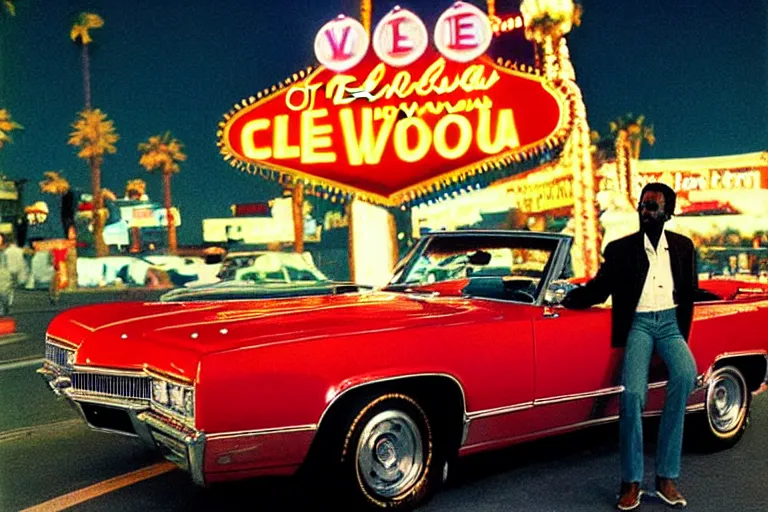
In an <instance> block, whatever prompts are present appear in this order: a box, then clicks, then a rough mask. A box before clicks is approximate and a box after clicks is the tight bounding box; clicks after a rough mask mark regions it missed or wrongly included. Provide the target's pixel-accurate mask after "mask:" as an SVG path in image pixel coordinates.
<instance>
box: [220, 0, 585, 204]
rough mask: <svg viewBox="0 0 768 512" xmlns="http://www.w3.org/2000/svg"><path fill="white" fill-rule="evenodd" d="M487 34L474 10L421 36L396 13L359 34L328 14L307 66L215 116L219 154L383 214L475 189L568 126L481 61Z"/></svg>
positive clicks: (506, 68)
mask: <svg viewBox="0 0 768 512" xmlns="http://www.w3.org/2000/svg"><path fill="white" fill-rule="evenodd" d="M492 37H493V32H492V30H491V26H490V23H489V20H488V17H487V16H486V15H485V13H484V12H483V11H481V10H480V9H478V8H477V7H475V6H473V5H471V4H467V3H463V2H456V3H455V4H453V5H452V6H451V7H449V8H448V9H447V10H446V11H445V12H444V13H443V14H442V15H441V16H440V17H439V19H438V20H437V22H436V24H435V26H434V27H433V30H432V32H431V33H430V31H429V30H428V28H427V27H426V26H425V24H424V23H423V22H422V20H421V19H420V18H419V17H418V16H417V15H416V14H414V13H413V12H410V11H409V10H407V9H404V8H400V7H396V8H395V9H393V10H392V11H390V12H389V13H388V14H387V15H386V16H384V17H383V18H382V19H381V20H380V21H379V23H378V24H377V26H376V27H375V29H374V30H373V35H372V37H370V38H369V36H368V33H367V32H366V30H365V29H364V28H363V26H362V25H361V24H360V22H358V21H357V20H355V19H353V18H350V17H347V16H343V15H342V16H339V17H337V18H336V19H334V20H331V21H329V22H328V23H326V24H325V25H323V26H322V27H321V29H320V30H319V32H318V33H317V36H316V38H315V44H314V47H315V55H316V57H317V59H318V61H319V62H320V64H321V65H320V66H319V67H317V68H316V69H312V68H309V69H307V70H306V71H302V72H299V73H297V74H294V75H293V77H292V78H291V79H289V80H287V81H286V82H285V83H281V84H280V85H279V86H273V87H272V88H271V89H270V90H265V91H263V93H259V94H258V95H257V96H255V97H250V98H248V99H247V100H243V101H242V102H241V103H239V104H236V105H235V107H234V109H233V110H232V111H230V112H229V113H228V114H226V115H225V116H224V120H223V121H222V122H221V123H220V125H219V132H218V137H219V143H218V145H219V147H220V150H221V153H222V154H223V156H224V158H225V160H228V161H230V163H231V164H232V165H233V166H235V167H238V168H241V169H243V170H246V171H248V172H252V173H259V174H261V175H262V176H264V177H267V178H272V179H279V180H286V181H291V180H293V179H299V180H303V181H304V182H305V183H306V184H307V185H309V186H310V187H311V191H310V193H313V192H312V191H314V192H315V193H317V194H318V195H322V196H326V197H331V198H332V199H336V198H340V199H341V200H344V199H347V198H350V197H352V196H357V197H359V198H361V199H364V200H367V201H371V202H374V203H378V204H383V205H390V206H393V205H400V204H406V203H409V204H412V203H415V202H419V201H421V200H424V199H425V198H430V197H435V196H437V195H439V194H441V193H444V192H445V193H447V192H448V191H450V192H451V193H455V192H457V191H459V192H460V191H463V190H465V189H468V188H476V186H477V182H478V179H477V178H478V176H480V175H482V174H484V173H487V172H488V171H499V170H502V171H503V170H504V169H512V168H513V167H514V164H515V163H516V162H521V161H524V160H528V159H530V158H533V157H536V156H540V157H542V158H546V157H547V155H550V154H553V153H554V152H555V151H556V150H557V149H559V148H560V147H561V146H562V144H563V141H564V139H565V137H566V135H567V133H568V131H569V130H570V120H571V114H570V109H569V108H568V107H567V104H568V100H567V97H566V94H565V93H563V92H561V91H559V90H558V89H556V88H555V86H554V85H552V84H550V83H548V82H547V81H546V80H545V79H544V78H542V77H540V76H538V74H537V73H534V72H533V70H532V69H528V70H518V69H515V68H514V66H512V65H511V64H509V63H507V65H502V64H501V63H496V62H494V61H492V60H491V59H490V58H489V57H487V56H486V55H485V52H486V50H487V49H488V47H489V45H490V43H491V38H492ZM511 172H512V171H511V170H510V171H508V173H507V174H506V175H508V174H509V173H511ZM496 174H499V173H498V172H496ZM504 175H505V174H503V173H502V174H499V175H498V177H503V176H504Z"/></svg>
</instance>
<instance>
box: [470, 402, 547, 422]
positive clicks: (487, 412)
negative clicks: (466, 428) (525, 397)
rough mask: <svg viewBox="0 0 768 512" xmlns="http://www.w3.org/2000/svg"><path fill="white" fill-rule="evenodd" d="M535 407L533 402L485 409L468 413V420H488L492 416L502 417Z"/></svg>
mask: <svg viewBox="0 0 768 512" xmlns="http://www.w3.org/2000/svg"><path fill="white" fill-rule="evenodd" d="M533 405H534V403H533V402H523V403H521V404H516V405H508V406H505V407H497V408H495V409H483V410H480V411H475V412H470V413H467V419H468V420H469V421H472V420H477V419H480V418H488V417H491V416H500V415H502V414H509V413H513V412H518V411H524V410H525V409H530V408H531V407H533Z"/></svg>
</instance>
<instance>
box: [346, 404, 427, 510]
mask: <svg viewBox="0 0 768 512" xmlns="http://www.w3.org/2000/svg"><path fill="white" fill-rule="evenodd" d="M423 469H424V456H423V442H422V438H421V432H420V431H419V428H418V426H416V423H414V421H413V420H412V419H411V418H410V416H408V415H407V414H405V413H403V412H401V411H384V412H381V413H379V414H377V415H376V416H374V417H373V418H371V419H370V421H368V423H367V424H366V425H365V428H364V429H363V432H362V434H361V435H360V441H359V442H358V444H357V471H358V474H359V475H360V477H361V479H362V481H363V483H364V484H365V486H366V487H367V488H368V489H370V490H371V491H372V492H374V493H375V494H377V495H378V496H381V497H383V498H394V497H397V496H399V495H401V494H403V493H405V492H407V491H408V490H410V489H411V487H413V485H414V484H415V483H416V481H417V480H418V479H419V476H420V475H421V473H422V470H423Z"/></svg>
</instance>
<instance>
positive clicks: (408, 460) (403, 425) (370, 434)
mask: <svg viewBox="0 0 768 512" xmlns="http://www.w3.org/2000/svg"><path fill="white" fill-rule="evenodd" d="M439 460H440V457H439V456H438V452H437V450H436V445H435V440H434V436H433V431H432V426H431V425H430V421H429V417H428V416H427V414H426V413H425V412H424V409H422V408H421V407H420V406H419V404H418V403H417V402H416V401H415V400H413V399H412V398H410V397H409V396H406V395H403V394H399V393H392V394H387V395H382V396H379V397H377V398H375V399H372V400H371V401H369V402H368V403H367V404H366V405H365V406H364V407H362V409H360V410H359V412H358V413H357V415H356V416H355V417H354V419H353V420H352V422H351V423H350V424H349V427H348V429H347V434H346V437H345V439H344V446H343V448H342V454H341V464H342V467H341V470H342V471H341V472H342V478H343V480H344V482H345V483H346V484H347V485H346V487H347V490H348V491H349V492H350V494H351V496H352V497H353V498H356V501H358V503H359V504H360V505H367V506H368V507H370V508H373V509H390V510H409V509H411V508H413V507H415V506H418V505H419V504H421V503H423V502H424V501H425V500H426V498H427V497H428V496H429V495H430V494H431V492H432V491H433V490H434V489H435V488H436V486H437V485H438V484H439V483H440V482H441V480H442V474H441V472H440V471H438V468H439V464H440V463H439Z"/></svg>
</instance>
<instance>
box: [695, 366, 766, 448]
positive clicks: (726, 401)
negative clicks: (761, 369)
mask: <svg viewBox="0 0 768 512" xmlns="http://www.w3.org/2000/svg"><path fill="white" fill-rule="evenodd" d="M751 398H752V394H751V393H750V391H749V388H748V387H747V382H746V380H745V379H744V375H743V374H742V373H741V371H739V369H738V368H736V367H735V366H723V367H722V368H718V369H717V370H715V371H714V372H713V373H712V376H711V377H710V379H709V385H708V386H707V396H706V402H705V410H704V413H703V414H700V415H697V417H696V422H697V425H696V427H697V428H696V430H697V432H696V433H697V434H698V435H696V442H697V444H698V445H699V446H698V448H700V449H703V450H705V451H712V450H718V449H724V448H730V447H731V446H733V445H735V444H736V443H737V442H738V441H739V439H741V436H742V435H744V431H745V430H746V428H747V425H748V424H749V408H750V405H751Z"/></svg>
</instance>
